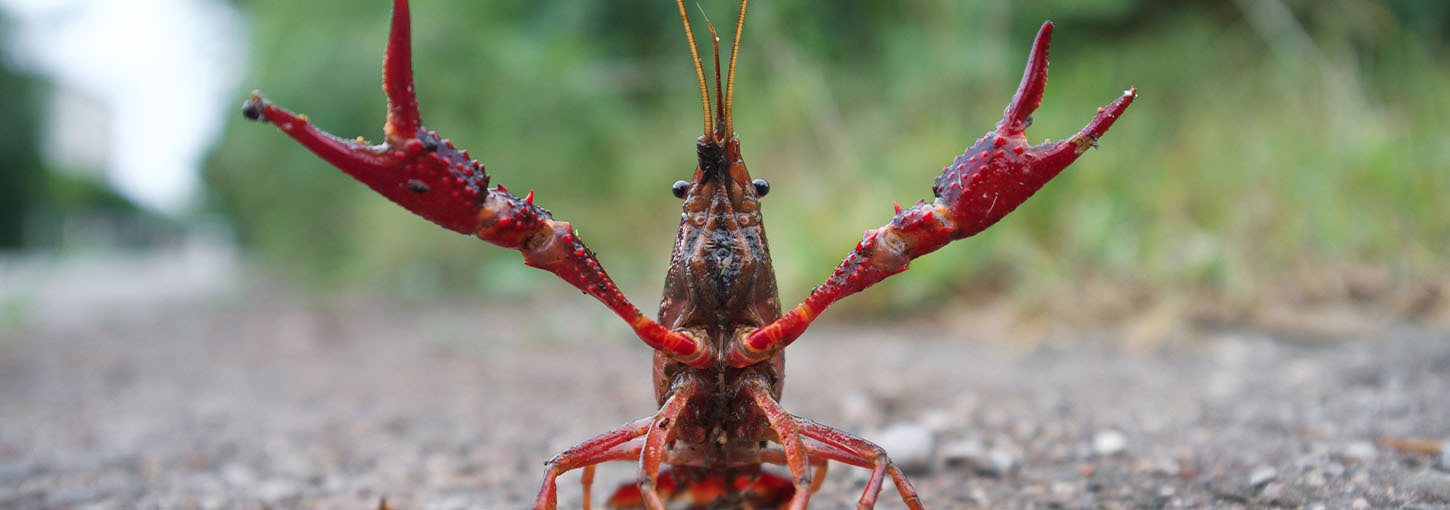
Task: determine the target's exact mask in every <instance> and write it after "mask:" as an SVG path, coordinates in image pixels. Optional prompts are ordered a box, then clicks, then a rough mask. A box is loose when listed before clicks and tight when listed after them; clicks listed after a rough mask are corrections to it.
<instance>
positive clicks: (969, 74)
mask: <svg viewBox="0 0 1450 510" xmlns="http://www.w3.org/2000/svg"><path fill="white" fill-rule="evenodd" d="M240 4H241V6H242V8H243V9H244V12H245V13H246V14H247V15H248V17H249V21H250V22H251V26H252V34H251V35H252V48H253V53H252V56H253V60H252V63H251V74H250V76H249V78H248V79H247V80H246V82H247V84H248V85H249V86H255V87H258V88H261V89H263V90H265V91H266V92H267V94H268V96H269V97H270V98H271V99H273V100H274V101H276V102H278V103H279V104H281V105H283V106H286V107H288V108H290V109H293V110H294V111H300V112H305V113H307V114H309V116H310V118H311V119H312V120H313V122H314V123H316V124H317V125H319V126H321V127H323V128H325V129H327V130H329V131H331V132H333V133H336V134H338V135H340V136H344V137H350V136H356V135H364V136H366V137H368V138H369V139H370V140H377V139H378V138H379V137H380V132H381V130H380V127H381V125H382V121H383V114H384V105H385V102H384V98H383V95H382V93H381V91H380V90H379V69H380V60H381V59H380V56H381V54H382V50H383V46H384V43H385V41H386V36H387V22H388V14H389V9H388V2H385V1H382V0H370V1H367V2H362V1H357V0H329V1H323V0H312V1H307V2H297V1H293V0H250V1H244V2H240ZM414 4H415V5H414V6H413V24H414V38H415V43H414V51H415V54H416V56H415V67H416V76H417V82H418V95H419V100H420V102H421V105H422V112H423V117H424V122H425V123H426V124H427V125H428V126H429V127H430V128H432V129H435V130H437V131H438V132H439V133H442V134H444V135H445V136H447V137H450V138H452V139H453V140H455V141H456V142H457V143H458V144H459V145H460V146H462V147H465V148H468V149H470V151H471V153H472V154H474V155H475V157H477V158H478V159H479V160H481V161H483V162H484V163H486V164H487V165H488V171H489V172H490V174H491V175H492V176H493V182H495V183H503V184H505V185H506V186H508V187H509V188H511V189H514V190H519V191H520V192H522V191H527V190H529V189H535V190H537V194H538V200H539V203H540V204H541V205H543V206H545V207H547V208H549V209H551V210H552V211H553V212H554V214H555V216H556V217H559V218H562V219H566V220H569V221H571V222H573V223H574V225H575V226H576V228H578V229H579V230H580V231H581V232H582V234H583V236H584V237H585V239H586V240H587V241H588V242H589V243H590V245H591V246H592V247H593V248H594V249H595V250H596V251H598V252H599V253H600V254H601V258H602V262H603V263H604V264H605V266H606V267H607V268H609V270H610V272H611V273H612V274H613V275H614V276H615V277H616V279H618V280H620V281H621V283H622V284H623V285H625V286H626V287H627V288H634V289H638V288H652V287H654V286H657V285H659V282H660V281H661V279H662V276H663V273H664V268H665V265H666V264H667V263H668V258H669V251H670V248H671V245H672V241H673V237H674V231H675V228H676V225H677V223H676V222H677V221H678V220H677V218H678V216H677V215H676V211H677V207H678V203H677V201H676V200H675V199H674V198H673V197H672V196H671V194H670V192H669V186H670V184H671V183H672V182H673V181H674V180H676V179H681V178H688V175H689V173H690V171H691V170H692V169H693V166H694V151H693V141H694V139H695V137H696V136H698V135H699V134H700V133H699V131H700V124H701V121H700V109H699V104H698V100H697V98H698V95H697V89H696V84H695V79H694V75H693V73H692V69H691V65H690V63H689V61H688V58H689V56H688V55H689V53H688V50H687V48H686V45H685V42H684V41H683V37H682V30H681V27H680V23H679V20H678V18H677V17H676V16H677V14H676V11H675V7H674V6H673V5H671V4H670V2H667V1H664V0H653V1H648V2H646V1H642V0H614V1H607V2H606V1H595V0H573V1H557V2H556V1H538V0H504V1H487V2H480V1H476V0H437V1H428V0H418V1H416V2H414ZM702 4H703V9H704V10H706V11H707V12H708V13H709V14H710V15H711V17H712V18H713V20H714V21H716V22H717V24H718V25H720V26H722V27H726V28H722V31H723V32H728V31H729V28H728V27H729V25H731V23H730V22H731V21H732V20H733V19H734V14H735V10H734V8H735V2H733V1H720V0H711V1H709V2H702ZM1447 6H1450V3H1447V2H1443V1H1439V0H1425V1H1410V0H1397V1H1384V2H1374V1H1366V0H1328V1H1311V0H1294V1H1288V2H1286V3H1284V4H1279V3H1275V2H1248V1H1243V2H1208V1H1199V2H1152V1H1148V0H1093V1H1078V0H1051V1H1041V2H1030V3H1025V2H1019V3H1013V4H1009V3H1006V2H1001V3H997V2H993V3H985V2H980V3H979V2H958V1H954V0H904V1H900V2H878V1H868V0H845V1H840V2H832V3H830V4H829V6H826V5H825V4H822V3H820V2H809V1H805V0H777V1H769V2H764V1H761V2H754V3H752V4H751V8H750V13H749V17H748V20H747V24H746V28H745V35H744V43H743V46H744V47H743V48H742V53H741V57H740V69H739V71H738V81H737V87H736V89H737V90H736V93H735V95H736V106H735V108H736V119H737V121H736V129H737V131H738V132H739V134H740V137H741V139H742V141H743V145H744V153H745V158H746V161H747V162H748V164H749V165H750V168H751V172H752V174H753V175H754V176H756V177H762V178H765V179H767V180H769V181H770V182H771V184H772V190H773V191H772V193H771V195H770V196H769V197H768V198H766V199H765V211H766V224H767V225H768V231H769V234H770V237H771V239H773V240H774V244H773V245H772V249H773V255H774V258H775V263H776V270H777V274H778V277H779V280H780V287H781V289H782V292H783V296H782V298H783V300H784V301H786V302H793V301H794V300H795V299H799V298H801V297H803V296H804V295H805V293H806V292H807V291H808V290H809V289H810V287H811V286H812V285H815V284H816V283H818V282H820V281H821V280H822V279H823V278H824V277H825V276H826V275H828V274H829V273H830V271H831V270H832V268H833V267H834V266H835V264H836V263H837V262H839V261H840V258H841V257H842V256H844V255H845V254H846V253H847V251H848V250H849V249H850V248H851V247H852V246H853V245H854V244H855V242H856V241H857V240H858V239H859V236H860V233H861V231H862V230H864V229H867V228H874V227H876V226H879V225H881V224H883V223H885V222H886V221H888V220H889V219H890V217H891V202H892V201H893V200H898V201H900V202H902V203H911V202H914V201H916V200H917V199H921V198H930V196H931V195H930V193H931V192H930V186H931V181H932V178H933V177H934V176H935V175H936V174H937V173H938V172H939V169H940V168H941V165H942V164H944V163H946V162H947V161H950V158H951V157H952V156H953V155H954V154H956V153H957V152H958V151H960V150H961V149H962V148H963V147H965V146H966V145H968V144H970V143H971V141H972V140H974V139H976V138H977V137H978V136H980V135H981V134H982V133H984V132H986V131H987V130H989V129H991V128H992V127H993V125H994V124H995V123H996V121H997V120H998V118H999V117H1000V115H1001V109H1002V107H1003V106H1005V105H1006V102H1007V100H1008V99H1009V98H1010V96H1011V94H1012V92H1013V90H1015V88H1016V86H1017V81H1018V78H1019V77H1020V76H1021V71H1022V65H1023V62H1024V61H1025V57H1026V54H1027V49H1028V46H1029V45H1030V44H1031V42H1032V34H1033V33H1034V31H1035V30H1036V28H1037V26H1038V24H1040V23H1041V21H1042V20H1043V19H1047V18H1050V19H1053V20H1054V21H1055V22H1056V23H1057V28H1058V30H1057V31H1056V33H1055V35H1054V37H1055V38H1054V41H1053V51H1052V73H1051V79H1050V80H1049V84H1048V88H1047V93H1046V97H1045V99H1044V101H1043V106H1042V108H1041V109H1040V110H1038V112H1037V114H1036V115H1035V123H1034V125H1033V127H1032V128H1031V129H1030V130H1029V135H1030V136H1031V137H1032V138H1033V139H1034V140H1040V139H1041V138H1053V139H1058V138H1062V137H1065V136H1067V135H1069V134H1071V133H1073V132H1075V131H1076V130H1077V129H1079V128H1080V127H1081V126H1082V125H1083V124H1084V123H1085V122H1086V121H1087V120H1088V119H1089V118H1091V116H1092V113H1093V111H1094V109H1095V108H1096V107H1098V106H1101V105H1104V104H1106V103H1107V102H1108V101H1110V100H1111V99H1113V98H1114V97H1115V96H1116V95H1118V94H1119V93H1121V91H1122V90H1123V89H1125V88H1127V87H1128V86H1137V87H1138V88H1139V90H1140V92H1141V97H1140V99H1139V101H1138V102H1137V103H1135V104H1134V105H1133V107H1132V108H1131V109H1130V110H1129V111H1128V113H1127V114H1126V115H1125V117H1124V119H1123V120H1122V121H1121V122H1119V123H1118V124H1117V125H1116V126H1115V127H1114V128H1113V130H1112V132H1111V133H1109V134H1108V135H1107V136H1106V137H1105V138H1104V139H1103V141H1102V150H1099V151H1093V152H1091V153H1090V154H1087V155H1086V156H1084V157H1083V159H1082V160H1080V161H1079V162H1078V163H1076V164H1075V165H1074V166H1073V167H1072V168H1071V169H1070V170H1069V171H1067V172H1065V174H1064V175H1062V176H1061V177H1059V178H1058V179H1057V181H1056V182H1055V183H1053V184H1051V185H1049V186H1048V187H1047V188H1046V189H1044V190H1043V191H1042V192H1040V193H1039V194H1038V195H1039V196H1038V197H1037V198H1034V199H1033V200H1030V201H1029V202H1028V203H1027V204H1025V205H1024V206H1023V207H1022V208H1020V209H1019V210H1018V211H1017V212H1015V213H1014V214H1013V215H1012V216H1009V217H1008V218H1007V219H1006V220H1005V221H1003V222H1002V223H1001V224H1000V225H998V226H996V227H994V228H993V229H991V230H989V231H988V232H987V233H985V234H983V235H981V236H979V237H978V238H975V239H971V240H967V241H964V242H959V243H954V244H953V245H951V246H949V247H947V248H945V249H943V250H942V251H941V252H939V253H937V254H935V255H932V256H930V257H925V258H922V259H920V260H918V261H917V262H915V263H914V264H913V270H912V271H909V272H907V273H905V274H903V275H901V276H898V277H896V278H894V279H893V281H892V282H890V283H888V284H886V285H885V286H884V287H885V288H884V289H879V290H877V291H875V292H869V293H865V294H863V296H871V297H865V298H857V299H855V300H853V301H855V302H858V303H859V302H864V303H873V304H880V303H883V302H885V303H889V304H892V305H896V306H897V307H908V306H916V305H919V304H922V303H926V302H931V301H933V300H934V299H936V298H939V297H941V296H943V295H946V294H948V293H954V292H960V291H961V289H962V288H963V287H964V286H967V285H970V284H972V283H974V282H980V281H983V280H984V279H994V280H1000V279H1003V278H1005V279H1007V280H1009V281H1011V282H1014V284H1015V285H1013V287H1012V288H1013V289H1017V290H1015V291H1014V292H1015V293H1018V294H1019V295H1026V296H1034V295H1039V296H1040V295H1046V294H1050V293H1053V292H1056V290H1054V289H1061V288H1062V287H1063V286H1064V285H1070V284H1071V282H1072V281H1073V280H1075V279H1078V278H1082V277H1085V276H1093V277H1099V278H1109V279H1114V280H1121V281H1125V282H1131V283H1133V284H1138V285H1143V286H1145V287H1147V288H1149V289H1155V290H1173V291H1178V292H1183V291H1190V292H1191V291H1197V290H1209V291H1216V292H1223V293H1227V294H1235V293H1253V292H1255V291H1256V290H1257V287H1258V286H1259V285H1263V282H1269V281H1274V280H1275V279H1276V277H1277V276H1279V275H1281V274H1283V273H1284V272H1285V271H1288V270H1295V269H1302V268H1305V267H1310V268H1312V267H1335V266H1336V265H1360V264H1367V265H1374V266H1377V267H1384V268H1387V269H1388V270H1389V271H1390V272H1391V274H1393V275H1394V276H1395V277H1396V278H1399V279H1403V280H1413V279H1415V278H1419V277H1422V276H1426V275H1441V274H1444V272H1445V270H1446V269H1447V261H1450V246H1447V245H1450V201H1447V200H1445V197H1447V196H1450V138H1447V133H1450V131H1447V128H1446V119H1450V55H1447V51H1446V50H1447V44H1446V38H1447V36H1450V7H1447ZM695 21H696V22H697V23H700V22H701V20H700V19H699V17H698V16H696V17H695ZM699 28H701V27H699V26H697V29H699ZM702 33H704V31H703V30H697V34H702ZM705 37H706V36H703V35H702V36H701V41H702V43H703V42H706V39H705ZM706 65H707V67H708V66H710V64H709V63H708V62H707V63H706ZM241 98H242V95H241V94H239V95H238V103H240V100H241ZM232 119H233V120H232V121H231V125H230V126H229V128H228V135H227V136H226V137H225V141H224V142H223V144H222V146H221V147H220V148H219V149H218V150H217V151H216V152H215V154H214V155H213V157H212V158H211V159H210V161H209V164H208V168H207V175H206V180H207V183H208V189H209V193H210V197H209V198H210V199H211V200H210V203H212V204H214V207H215V208H216V209H218V210H220V211H222V212H224V213H225V214H226V215H227V216H229V217H231V218H234V219H235V220H236V224H237V225H238V228H239V231H240V233H241V235H242V238H243V239H244V241H245V243H246V245H247V246H249V247H251V248H253V249H254V250H255V251H256V253H259V254H261V255H262V256H263V257H264V258H265V259H266V260H269V261H272V262H273V263H274V264H275V267H278V268H280V269H281V270H282V271H284V272H285V273H286V274H289V275H294V276H299V277H304V278H305V279H306V280H307V281H310V282H312V283H313V284H315V285H313V286H312V287H313V288H324V289H326V288H338V287H349V286H355V285H361V286H366V287H375V288H381V289H384V290H388V291H394V292H397V293H399V294H401V295H403V296H405V297H406V296H417V297H428V296H431V295H435V294H437V293H439V292H465V293H478V294H480V295H485V296H509V295H516V294H519V293H531V292H534V291H535V289H534V288H535V287H536V286H546V287H548V288H563V287H562V284H559V283H556V282H553V281H552V280H553V278H552V276H551V275H548V274H545V273H543V272H540V271H537V270H532V269H527V268H525V267H524V266H523V265H522V264H521V263H520V260H519V255H518V254H517V253H514V252H511V251H508V250H503V249H498V248H495V247H491V246H487V245H484V244H482V243H479V242H478V241H476V240H473V239H470V238H468V237H465V236H459V235H455V234H450V233H447V232H444V231H442V230H440V229H438V228H436V227H434V226H432V225H431V224H429V223H427V222H425V221H424V220H421V219H419V218H416V217H413V216H412V215H411V214H409V213H407V212H405V211H404V210H402V209H400V208H398V207H396V206H394V205H392V204H391V203H388V202H387V201H385V200H382V199H379V198H377V197H376V196H374V195H373V193H372V192H371V191H369V190H367V189H366V188H364V187H363V186H362V185H360V184H357V183H355V182H353V181H351V180H350V179H348V178H346V177H345V176H344V175H342V174H341V173H339V172H337V171H335V170H331V169H329V168H328V167H327V165H326V164H325V163H323V162H322V161H320V160H318V159H316V158H315V157H313V156H312V155H310V154H309V153H307V152H306V151H305V150H303V149H302V148H300V147H299V146H296V145H295V144H294V143H293V142H291V141H290V140H289V139H287V138H285V137H284V136H282V135H281V134H280V133H278V132H277V131H276V130H275V129H273V128H271V127H267V126H258V125H255V124H247V123H245V122H244V121H243V120H242V117H241V115H235V116H233V117H232ZM635 300H636V301H637V302H639V303H640V304H642V305H643V306H644V307H645V308H649V307H650V305H649V303H650V302H651V301H652V298H651V297H647V296H643V295H637V296H635ZM888 308H889V307H888Z"/></svg>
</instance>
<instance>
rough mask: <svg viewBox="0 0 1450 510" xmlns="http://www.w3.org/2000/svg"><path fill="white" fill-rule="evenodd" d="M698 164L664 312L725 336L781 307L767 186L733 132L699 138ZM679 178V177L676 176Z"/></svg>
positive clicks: (677, 323) (664, 316)
mask: <svg viewBox="0 0 1450 510" xmlns="http://www.w3.org/2000/svg"><path fill="white" fill-rule="evenodd" d="M696 152H697V155H698V157H699V165H698V166H697V167H696V168H695V174H694V179H693V180H692V181H689V182H686V181H681V183H685V186H678V187H677V188H676V189H680V188H684V189H685V191H684V193H682V197H681V198H683V199H684V203H683V204H682V205H681V215H680V229H679V234H678V235H677V237H676V240H675V248H674V255H673V257H671V263H670V270H669V274H668V275H667V276H666V278H665V293H664V300H663V302H662V303H661V310H660V320H661V323H662V324H665V325H666V326H667V327H671V328H682V327H693V328H699V329H703V330H706V331H707V336H712V337H714V336H718V337H720V338H724V337H728V335H730V334H731V333H733V332H734V330H735V329H737V328H738V327H741V326H749V327H759V326H760V325H763V324H766V323H769V322H770V321H772V320H774V319H775V318H776V317H778V316H779V314H780V305H779V300H778V299H777V298H776V290H775V271H774V269H773V268H772V267H771V263H770V250H769V247H768V245H767V242H766V237H765V226H764V225H763V224H762V222H761V210H760V198H761V195H763V194H764V192H765V191H767V190H768V189H769V188H768V186H767V185H766V184H765V181H764V180H759V179H756V180H752V179H751V178H750V173H749V171H748V170H747V169H746V167H745V162H744V161H742V160H741V159H740V142H739V140H738V139H736V138H735V137H730V138H729V139H727V140H725V141H723V142H713V141H709V140H707V139H705V138H704V137H701V139H700V141H699V143H697V144H696ZM677 184H678V183H677Z"/></svg>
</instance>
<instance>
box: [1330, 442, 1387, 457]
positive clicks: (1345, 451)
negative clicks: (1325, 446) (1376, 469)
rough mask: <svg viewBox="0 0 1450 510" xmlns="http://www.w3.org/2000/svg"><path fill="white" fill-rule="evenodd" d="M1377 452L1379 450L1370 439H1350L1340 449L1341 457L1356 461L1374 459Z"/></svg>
mask: <svg viewBox="0 0 1450 510" xmlns="http://www.w3.org/2000/svg"><path fill="white" fill-rule="evenodd" d="M1377 453H1379V452H1378V451H1377V450H1376V449H1375V447H1374V443H1371V442H1369V441H1350V442H1348V443H1345V445H1344V447H1343V448H1341V449H1340V450H1339V455H1340V456H1341V457H1344V458H1345V459H1349V460H1353V461H1355V462H1366V461H1370V460H1374V457H1375V455H1376V454H1377Z"/></svg>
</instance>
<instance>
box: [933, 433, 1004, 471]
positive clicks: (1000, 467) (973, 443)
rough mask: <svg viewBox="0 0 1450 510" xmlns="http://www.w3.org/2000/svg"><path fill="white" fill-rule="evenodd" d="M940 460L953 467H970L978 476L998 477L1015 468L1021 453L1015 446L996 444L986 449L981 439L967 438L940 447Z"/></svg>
mask: <svg viewBox="0 0 1450 510" xmlns="http://www.w3.org/2000/svg"><path fill="white" fill-rule="evenodd" d="M941 456H942V461H943V462H945V463H946V465H947V466H950V467H953V468H961V469H970V470H971V471H972V472H973V473H975V474H977V475H980V476H990V477H998V476H1002V475H1005V474H1008V473H1011V472H1013V471H1016V470H1017V466H1018V464H1020V463H1021V458H1022V456H1021V454H1019V453H1018V452H1017V450H1016V449H1015V448H1009V447H1007V446H1005V445H997V446H994V447H992V448H990V449H988V448H987V447H986V446H985V445H983V444H982V442H981V441H979V440H977V439H975V438H967V439H961V440H957V441H954V442H952V443H949V444H947V445H946V446H944V447H942V451H941Z"/></svg>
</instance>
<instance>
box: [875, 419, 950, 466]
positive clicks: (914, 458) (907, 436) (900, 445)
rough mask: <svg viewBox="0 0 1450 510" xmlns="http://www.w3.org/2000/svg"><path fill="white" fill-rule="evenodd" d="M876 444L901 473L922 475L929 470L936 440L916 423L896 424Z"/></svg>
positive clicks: (888, 428)
mask: <svg viewBox="0 0 1450 510" xmlns="http://www.w3.org/2000/svg"><path fill="white" fill-rule="evenodd" d="M880 438H881V439H880V440H879V441H877V444H879V445H881V447H882V448H885V449H886V453H887V455H890V456H891V461H892V462H894V463H896V467H899V468H901V470H902V471H906V472H916V473H922V472H926V471H928V470H929V469H930V468H931V457H932V450H935V449H936V438H935V437H933V436H932V433H931V430H930V429H928V428H926V427H924V426H922V425H921V424H918V423H911V422H907V423H897V424H895V425H892V426H890V427H887V428H886V430H885V431H884V432H882V433H881V436H880Z"/></svg>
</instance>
